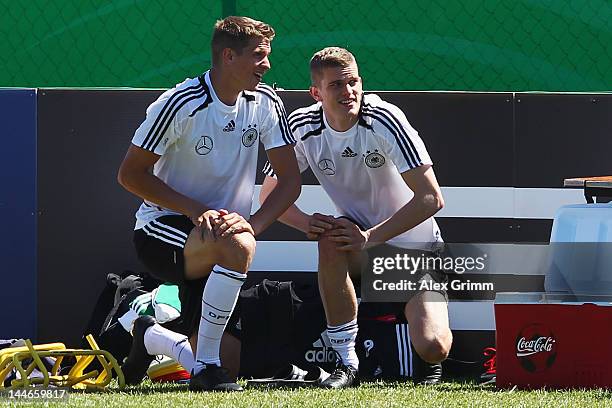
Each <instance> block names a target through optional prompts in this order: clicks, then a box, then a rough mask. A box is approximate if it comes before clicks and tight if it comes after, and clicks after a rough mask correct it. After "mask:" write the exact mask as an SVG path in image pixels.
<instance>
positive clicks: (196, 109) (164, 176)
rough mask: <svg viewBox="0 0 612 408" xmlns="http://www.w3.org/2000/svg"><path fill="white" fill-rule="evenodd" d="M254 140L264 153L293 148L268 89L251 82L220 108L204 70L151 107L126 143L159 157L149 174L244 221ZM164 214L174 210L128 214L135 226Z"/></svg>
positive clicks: (151, 208) (145, 207)
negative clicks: (232, 102)
mask: <svg viewBox="0 0 612 408" xmlns="http://www.w3.org/2000/svg"><path fill="white" fill-rule="evenodd" d="M258 140H259V141H260V142H261V143H263V145H264V147H265V149H266V150H268V149H272V148H275V147H280V146H285V145H290V144H293V143H295V139H294V138H293V136H292V134H291V131H290V130H289V126H288V123H287V118H286V113H285V108H284V106H283V103H282V101H281V100H280V98H278V96H277V95H276V93H275V92H274V90H273V89H272V88H271V87H269V86H267V85H265V84H259V85H258V86H257V90H256V91H253V92H249V91H244V92H243V93H242V94H241V95H240V96H239V97H238V100H237V101H236V103H235V105H234V106H227V105H225V104H224V103H222V102H221V101H220V100H219V98H217V95H216V94H215V91H214V89H213V87H212V84H211V82H210V78H209V72H206V73H204V75H202V76H200V77H198V78H190V79H186V80H185V81H184V82H182V83H181V84H178V85H177V86H176V87H174V88H173V89H170V90H168V91H166V92H164V93H163V94H162V95H161V96H160V97H159V98H158V99H157V100H156V101H155V102H153V103H152V104H151V105H150V106H149V107H148V108H147V117H146V119H145V121H144V122H143V123H142V124H141V125H140V127H139V128H138V129H137V130H136V133H135V134H134V138H133V139H132V143H133V144H134V145H136V146H139V147H141V148H143V149H147V150H149V151H151V152H153V153H155V154H158V155H160V156H161V157H160V159H159V160H158V161H157V163H155V166H154V168H153V174H154V175H155V176H157V177H159V178H160V179H161V180H163V181H164V182H165V183H166V184H168V186H170V187H172V188H173V189H174V190H176V191H178V192H180V193H182V194H184V195H186V196H188V197H190V198H193V199H195V200H197V201H199V202H201V203H202V204H204V205H206V206H208V207H210V208H212V209H221V208H223V209H226V210H228V211H230V212H232V211H235V212H237V213H238V214H240V215H242V216H243V217H244V218H246V219H248V218H250V215H251V213H250V211H251V205H252V201H253V191H254V187H255V173H256V171H257V153H258V143H257V142H258ZM171 214H178V213H177V212H175V211H171V210H168V209H164V208H161V207H160V206H158V205H157V204H156V203H152V202H147V201H145V202H143V204H142V205H141V206H140V208H139V209H138V212H137V213H136V226H135V229H140V228H142V227H143V226H144V225H145V224H147V223H148V222H150V221H152V220H154V219H156V218H159V217H161V216H164V215H171Z"/></svg>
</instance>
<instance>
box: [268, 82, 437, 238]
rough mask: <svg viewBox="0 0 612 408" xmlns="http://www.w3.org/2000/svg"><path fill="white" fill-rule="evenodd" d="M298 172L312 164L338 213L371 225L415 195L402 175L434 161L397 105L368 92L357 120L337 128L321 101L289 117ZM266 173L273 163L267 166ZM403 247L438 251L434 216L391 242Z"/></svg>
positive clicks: (385, 217) (270, 170)
mask: <svg viewBox="0 0 612 408" xmlns="http://www.w3.org/2000/svg"><path fill="white" fill-rule="evenodd" d="M289 126H290V127H291V130H292V131H293V134H294V136H295V138H296V139H297V144H296V145H295V154H296V157H297V159H298V164H299V166H300V171H302V172H303V171H305V170H306V169H307V168H308V167H310V168H311V169H312V171H313V173H314V175H315V176H316V177H317V179H318V180H319V183H320V184H321V186H322V187H323V189H324V190H325V191H326V192H327V194H328V195H329V197H330V198H331V200H332V201H333V202H334V204H335V206H336V209H337V211H338V213H339V214H341V215H346V216H348V217H350V218H352V219H354V220H355V221H357V222H358V223H359V224H361V225H362V226H363V227H365V228H371V227H372V226H374V225H377V224H379V223H381V222H382V221H384V220H386V219H388V218H389V217H391V216H392V215H393V214H395V213H396V212H397V211H398V210H399V209H400V208H401V207H403V206H404V205H405V204H406V203H407V202H408V201H410V199H411V198H412V197H413V196H414V194H413V192H412V190H410V188H409V187H408V186H407V185H406V183H405V182H404V179H403V178H402V176H401V173H403V172H405V171H407V170H410V169H414V168H416V167H419V166H422V165H427V164H433V163H432V161H431V158H430V157H429V154H428V153H427V150H426V149H425V145H424V144H423V141H422V140H421V138H420V137H419V134H418V132H417V131H416V130H415V129H414V128H413V127H412V126H410V123H408V120H407V119H406V116H405V115H404V113H403V112H402V111H401V109H399V108H398V107H397V106H395V105H392V104H390V103H388V102H385V101H383V100H382V99H380V97H379V96H378V95H374V94H368V95H364V101H363V106H362V108H361V112H360V116H359V122H358V123H357V124H355V126H353V127H352V128H351V129H349V130H347V131H346V132H336V131H335V130H333V129H332V128H331V127H330V126H329V124H328V123H327V120H326V118H325V115H324V114H323V108H322V106H321V104H320V103H316V104H314V105H311V106H308V107H305V108H301V109H297V110H296V111H294V112H293V113H292V114H291V115H289ZM264 170H266V173H267V174H268V175H272V174H273V171H272V169H271V168H270V166H266V168H265V169H264ZM388 242H389V243H390V244H393V245H395V246H400V247H404V248H415V249H426V250H431V249H434V248H433V245H431V244H432V243H434V242H442V237H441V234H440V229H439V228H438V224H437V223H436V221H435V220H434V218H433V217H431V218H428V219H427V220H425V221H423V222H422V223H421V224H419V225H417V226H416V227H414V228H412V229H411V230H409V231H406V232H405V233H403V234H401V235H398V236H397V237H394V238H393V239H391V240H389V241H388Z"/></svg>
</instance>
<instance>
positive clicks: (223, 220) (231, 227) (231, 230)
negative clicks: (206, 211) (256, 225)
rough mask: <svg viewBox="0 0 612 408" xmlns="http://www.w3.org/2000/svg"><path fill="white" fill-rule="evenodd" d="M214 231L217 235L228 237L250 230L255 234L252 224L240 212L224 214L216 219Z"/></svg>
mask: <svg viewBox="0 0 612 408" xmlns="http://www.w3.org/2000/svg"><path fill="white" fill-rule="evenodd" d="M213 229H214V233H215V235H216V236H217V237H221V238H226V237H229V236H230V235H233V234H240V233H242V232H248V233H250V234H251V235H253V236H255V231H254V230H253V227H252V226H251V224H250V223H249V222H248V221H247V220H245V219H244V217H243V216H242V215H240V214H238V213H235V212H233V213H229V214H223V215H221V216H220V217H219V218H217V219H216V220H215V221H214V224H213Z"/></svg>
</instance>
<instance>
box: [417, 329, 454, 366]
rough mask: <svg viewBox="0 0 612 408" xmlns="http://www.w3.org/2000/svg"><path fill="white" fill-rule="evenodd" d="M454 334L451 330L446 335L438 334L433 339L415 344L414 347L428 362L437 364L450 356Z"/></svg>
mask: <svg viewBox="0 0 612 408" xmlns="http://www.w3.org/2000/svg"><path fill="white" fill-rule="evenodd" d="M452 343H453V336H452V333H451V332H450V330H449V331H448V333H445V334H444V335H438V336H435V337H433V338H431V339H427V340H423V341H421V342H420V344H418V345H417V344H414V348H415V350H416V352H417V353H418V355H419V356H420V357H421V358H422V359H423V360H425V361H426V362H428V363H431V364H437V363H440V362H442V361H444V360H446V358H447V357H448V354H449V353H450V349H451V345H452Z"/></svg>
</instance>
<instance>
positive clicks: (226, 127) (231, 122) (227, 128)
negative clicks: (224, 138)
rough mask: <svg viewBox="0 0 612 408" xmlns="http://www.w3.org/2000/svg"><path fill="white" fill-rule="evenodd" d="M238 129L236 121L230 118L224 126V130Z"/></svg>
mask: <svg viewBox="0 0 612 408" xmlns="http://www.w3.org/2000/svg"><path fill="white" fill-rule="evenodd" d="M234 129H236V123H235V122H234V121H233V120H230V121H229V123H228V124H227V125H225V127H224V128H223V131H224V132H233V131H234Z"/></svg>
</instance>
